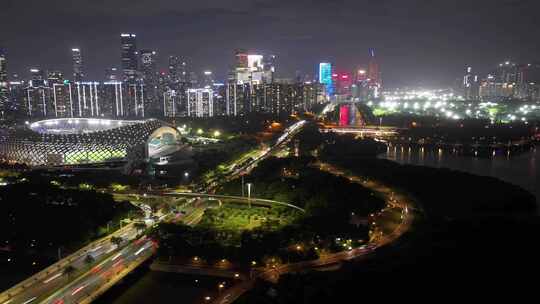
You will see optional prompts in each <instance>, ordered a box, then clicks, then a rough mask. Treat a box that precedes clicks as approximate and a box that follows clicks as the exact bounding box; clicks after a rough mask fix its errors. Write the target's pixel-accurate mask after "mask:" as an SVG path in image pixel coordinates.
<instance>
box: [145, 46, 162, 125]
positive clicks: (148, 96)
mask: <svg viewBox="0 0 540 304" xmlns="http://www.w3.org/2000/svg"><path fill="white" fill-rule="evenodd" d="M140 55H141V72H142V79H143V83H144V91H143V94H144V96H142V99H143V100H144V104H143V106H144V110H143V111H142V113H145V115H154V114H158V112H160V108H161V106H160V105H161V103H158V102H157V100H158V95H159V94H158V74H157V68H156V64H157V63H156V61H157V52H156V51H153V50H141V51H140ZM160 79H161V78H160ZM143 117H144V116H143Z"/></svg>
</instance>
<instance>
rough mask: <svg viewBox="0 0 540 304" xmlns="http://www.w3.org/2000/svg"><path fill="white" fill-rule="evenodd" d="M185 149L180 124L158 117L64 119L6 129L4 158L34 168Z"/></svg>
mask: <svg viewBox="0 0 540 304" xmlns="http://www.w3.org/2000/svg"><path fill="white" fill-rule="evenodd" d="M185 147H186V146H185V145H184V144H183V143H182V138H181V136H180V133H179V132H178V131H177V130H176V129H175V128H174V127H172V126H170V125H168V124H166V123H165V122H162V121H160V120H156V119H148V120H141V121H136V120H109V119H91V118H61V119H49V120H42V121H36V122H33V123H31V124H30V123H28V124H26V125H25V126H19V127H14V128H9V129H2V130H1V131H0V157H1V158H3V159H4V161H7V162H16V163H23V164H27V165H29V166H65V165H82V164H99V163H107V162H119V161H125V162H129V161H140V160H152V159H153V160H159V159H160V158H163V157H165V156H167V155H171V154H173V153H175V152H178V151H180V150H182V149H183V148H185Z"/></svg>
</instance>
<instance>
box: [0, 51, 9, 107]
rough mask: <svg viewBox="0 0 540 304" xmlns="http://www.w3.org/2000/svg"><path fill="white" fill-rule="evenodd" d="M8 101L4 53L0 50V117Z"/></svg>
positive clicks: (5, 57)
mask: <svg viewBox="0 0 540 304" xmlns="http://www.w3.org/2000/svg"><path fill="white" fill-rule="evenodd" d="M8 101H9V83H8V70H7V55H6V51H5V50H3V49H1V48H0V116H1V117H4V112H5V111H6V106H7V104H8Z"/></svg>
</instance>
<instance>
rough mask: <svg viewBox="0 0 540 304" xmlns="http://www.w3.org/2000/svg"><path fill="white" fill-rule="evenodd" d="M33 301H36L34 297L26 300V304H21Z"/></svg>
mask: <svg viewBox="0 0 540 304" xmlns="http://www.w3.org/2000/svg"><path fill="white" fill-rule="evenodd" d="M35 299H36V297H33V298H31V299H30V300H27V301H26V302H23V303H22V304H28V303H30V302H32V301H34V300H35Z"/></svg>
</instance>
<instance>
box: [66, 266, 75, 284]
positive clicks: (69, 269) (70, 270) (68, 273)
mask: <svg viewBox="0 0 540 304" xmlns="http://www.w3.org/2000/svg"><path fill="white" fill-rule="evenodd" d="M76 270H77V268H75V267H73V266H71V265H68V266H66V268H64V271H63V274H64V275H66V276H67V278H68V280H69V278H70V277H71V275H72V274H73V273H74V272H75V271H76Z"/></svg>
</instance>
